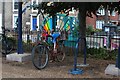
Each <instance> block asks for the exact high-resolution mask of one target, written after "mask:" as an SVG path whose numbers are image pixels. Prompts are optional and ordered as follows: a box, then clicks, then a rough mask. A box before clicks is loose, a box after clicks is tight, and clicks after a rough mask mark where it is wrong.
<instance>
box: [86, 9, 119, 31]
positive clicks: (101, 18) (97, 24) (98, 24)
mask: <svg viewBox="0 0 120 80" xmlns="http://www.w3.org/2000/svg"><path fill="white" fill-rule="evenodd" d="M98 12H99V13H100V14H97V16H98V17H96V16H95V15H94V14H92V17H93V18H90V17H86V26H89V25H90V26H93V27H94V28H95V29H102V26H103V24H105V10H104V9H102V10H99V9H98ZM119 20H120V15H119V14H118V12H115V11H113V12H112V14H110V12H109V11H108V23H111V22H112V23H115V24H117V23H118V22H119Z"/></svg>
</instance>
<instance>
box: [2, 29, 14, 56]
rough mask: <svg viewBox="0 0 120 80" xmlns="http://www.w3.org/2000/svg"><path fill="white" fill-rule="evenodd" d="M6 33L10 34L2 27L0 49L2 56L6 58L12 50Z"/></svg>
mask: <svg viewBox="0 0 120 80" xmlns="http://www.w3.org/2000/svg"><path fill="white" fill-rule="evenodd" d="M6 31H7V32H10V30H8V29H5V27H2V33H1V34H0V44H1V45H2V47H1V50H0V51H1V53H2V56H6V55H7V54H9V53H10V52H11V51H12V50H13V43H12V41H11V39H10V38H9V37H7V36H6Z"/></svg>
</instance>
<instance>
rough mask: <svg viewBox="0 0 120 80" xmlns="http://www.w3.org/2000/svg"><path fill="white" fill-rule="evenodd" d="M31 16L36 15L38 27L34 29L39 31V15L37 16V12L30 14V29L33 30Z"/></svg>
mask: <svg viewBox="0 0 120 80" xmlns="http://www.w3.org/2000/svg"><path fill="white" fill-rule="evenodd" d="M33 17H37V26H38V28H37V29H36V30H37V31H39V15H38V16H37V14H31V16H30V23H31V24H30V31H33V30H32V25H33Z"/></svg>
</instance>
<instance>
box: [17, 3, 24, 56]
mask: <svg viewBox="0 0 120 80" xmlns="http://www.w3.org/2000/svg"><path fill="white" fill-rule="evenodd" d="M18 54H23V46H22V2H21V1H20V2H18Z"/></svg>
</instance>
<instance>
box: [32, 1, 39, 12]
mask: <svg viewBox="0 0 120 80" xmlns="http://www.w3.org/2000/svg"><path fill="white" fill-rule="evenodd" d="M33 4H38V0H32V5H33ZM32 12H38V10H37V9H35V8H32Z"/></svg>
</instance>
